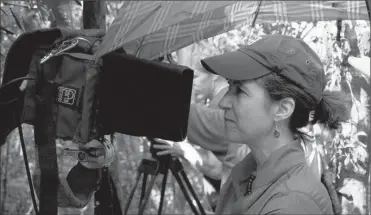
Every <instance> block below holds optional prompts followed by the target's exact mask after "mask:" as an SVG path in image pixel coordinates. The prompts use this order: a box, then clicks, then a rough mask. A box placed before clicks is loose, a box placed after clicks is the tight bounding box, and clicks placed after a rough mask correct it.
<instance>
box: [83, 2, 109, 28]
mask: <svg viewBox="0 0 371 215" xmlns="http://www.w3.org/2000/svg"><path fill="white" fill-rule="evenodd" d="M105 11H106V2H105V1H100V0H88V1H86V0H85V1H84V4H83V9H82V19H83V21H82V22H83V28H84V29H104V30H106V14H105Z"/></svg>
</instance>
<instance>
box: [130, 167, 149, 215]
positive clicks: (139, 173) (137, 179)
mask: <svg viewBox="0 0 371 215" xmlns="http://www.w3.org/2000/svg"><path fill="white" fill-rule="evenodd" d="M141 175H142V173H141V172H138V174H137V178H136V180H135V184H134V187H133V188H132V189H131V191H130V195H129V198H128V201H127V203H126V204H125V214H127V213H128V210H129V207H130V203H131V201H132V200H133V196H134V193H135V190H136V188H137V186H138V183H139V179H140V176H141ZM144 177H145V176H144Z"/></svg>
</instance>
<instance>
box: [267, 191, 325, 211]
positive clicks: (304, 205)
mask: <svg viewBox="0 0 371 215" xmlns="http://www.w3.org/2000/svg"><path fill="white" fill-rule="evenodd" d="M326 206H328V205H326ZM329 206H331V204H329ZM323 210H325V211H323ZM261 214H265V215H278V214H332V212H331V208H326V209H324V208H322V210H321V208H320V207H319V206H318V205H317V203H316V202H315V201H314V200H313V199H311V198H310V197H309V196H307V195H305V194H303V193H299V192H297V193H296V192H295V193H288V194H282V195H281V196H279V197H276V198H272V200H270V201H269V202H268V203H267V204H266V206H265V207H264V208H263V211H262V212H261Z"/></svg>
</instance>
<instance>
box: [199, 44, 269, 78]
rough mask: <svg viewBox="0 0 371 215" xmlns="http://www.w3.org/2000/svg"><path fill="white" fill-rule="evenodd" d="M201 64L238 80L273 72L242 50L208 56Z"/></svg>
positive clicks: (213, 71) (216, 72) (209, 69)
mask: <svg viewBox="0 0 371 215" xmlns="http://www.w3.org/2000/svg"><path fill="white" fill-rule="evenodd" d="M201 64H202V66H203V67H204V68H205V69H206V70H207V71H209V72H211V73H214V74H217V75H220V76H222V77H224V78H226V79H230V80H236V81H241V80H251V79H256V78H259V77H262V76H264V75H267V74H269V73H271V72H272V71H271V70H269V69H268V68H267V67H265V66H264V65H263V64H261V63H259V62H258V61H256V60H255V59H253V58H252V57H250V56H249V55H247V54H245V53H243V52H241V51H234V52H227V53H224V54H221V55H218V56H214V57H210V58H206V59H203V60H201Z"/></svg>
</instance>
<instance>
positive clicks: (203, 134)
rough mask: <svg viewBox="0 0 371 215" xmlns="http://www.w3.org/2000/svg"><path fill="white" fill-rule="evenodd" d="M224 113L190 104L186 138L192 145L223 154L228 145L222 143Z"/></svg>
mask: <svg viewBox="0 0 371 215" xmlns="http://www.w3.org/2000/svg"><path fill="white" fill-rule="evenodd" d="M223 118H224V113H223V111H222V110H220V109H213V108H209V107H206V106H202V105H199V104H191V107H190V113H189V120H188V133H187V138H188V140H189V141H190V142H191V143H192V144H196V145H199V146H201V147H202V148H204V149H206V150H210V151H212V152H214V153H223V154H225V153H226V152H227V150H228V144H227V143H226V142H225V141H224V119H223Z"/></svg>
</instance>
